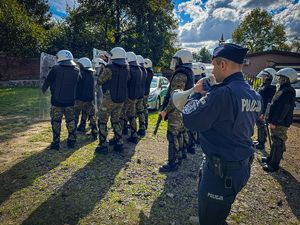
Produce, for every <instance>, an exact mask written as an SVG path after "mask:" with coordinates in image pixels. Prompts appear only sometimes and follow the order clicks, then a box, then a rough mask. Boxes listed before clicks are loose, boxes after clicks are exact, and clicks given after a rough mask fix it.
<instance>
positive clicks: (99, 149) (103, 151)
mask: <svg viewBox="0 0 300 225" xmlns="http://www.w3.org/2000/svg"><path fill="white" fill-rule="evenodd" d="M95 153H99V154H107V153H108V147H107V146H104V145H100V144H99V145H98V146H97V148H96V149H95Z"/></svg>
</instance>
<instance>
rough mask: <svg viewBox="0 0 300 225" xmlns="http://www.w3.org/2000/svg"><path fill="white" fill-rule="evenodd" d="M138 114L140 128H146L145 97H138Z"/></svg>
mask: <svg viewBox="0 0 300 225" xmlns="http://www.w3.org/2000/svg"><path fill="white" fill-rule="evenodd" d="M136 114H137V117H138V118H139V130H146V126H145V108H144V98H140V99H137V101H136Z"/></svg>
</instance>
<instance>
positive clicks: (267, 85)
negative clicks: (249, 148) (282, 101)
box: [256, 68, 276, 149]
mask: <svg viewBox="0 0 300 225" xmlns="http://www.w3.org/2000/svg"><path fill="white" fill-rule="evenodd" d="M275 74H276V70H274V69H273V68H266V69H263V70H262V71H261V72H260V73H259V74H258V75H257V76H256V77H257V78H260V79H262V83H261V85H260V86H259V88H258V90H257V92H258V93H259V94H260V95H261V97H262V99H263V103H264V104H263V109H262V115H261V116H260V117H259V120H258V121H257V122H256V126H257V144H256V149H264V148H265V142H266V136H267V134H266V130H265V121H264V114H265V112H266V109H267V105H268V103H270V102H271V101H272V98H273V96H274V94H275V91H276V87H275V85H271V82H272V80H273V78H274V76H275Z"/></svg>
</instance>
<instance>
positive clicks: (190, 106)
mask: <svg viewBox="0 0 300 225" xmlns="http://www.w3.org/2000/svg"><path fill="white" fill-rule="evenodd" d="M196 110H197V102H196V101H189V102H188V103H187V104H186V105H185V106H184V108H183V110H182V113H183V114H190V113H192V112H194V111H196Z"/></svg>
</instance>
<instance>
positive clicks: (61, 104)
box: [41, 50, 80, 150]
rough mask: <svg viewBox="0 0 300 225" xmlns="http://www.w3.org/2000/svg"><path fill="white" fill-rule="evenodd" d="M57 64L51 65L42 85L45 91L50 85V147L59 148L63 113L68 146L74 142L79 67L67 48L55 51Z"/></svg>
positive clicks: (72, 145) (70, 146)
mask: <svg viewBox="0 0 300 225" xmlns="http://www.w3.org/2000/svg"><path fill="white" fill-rule="evenodd" d="M56 57H57V62H58V65H55V66H53V68H52V69H51V70H50V72H49V74H48V76H47V78H46V79H45V81H44V84H43V86H42V88H41V89H42V91H43V93H45V92H46V91H47V89H48V87H49V86H50V91H51V112H50V116H51V124H52V132H53V142H52V143H51V145H50V148H51V149H55V150H59V144H60V131H61V122H62V117H63V115H64V116H65V119H66V124H67V129H68V133H69V136H68V142H67V143H68V147H69V148H74V147H75V143H76V134H75V130H76V123H75V110H74V104H75V97H76V86H77V82H78V78H79V76H80V71H79V68H78V67H76V63H75V62H74V61H73V55H72V53H71V52H70V51H68V50H61V51H59V52H58V53H57V55H56Z"/></svg>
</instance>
